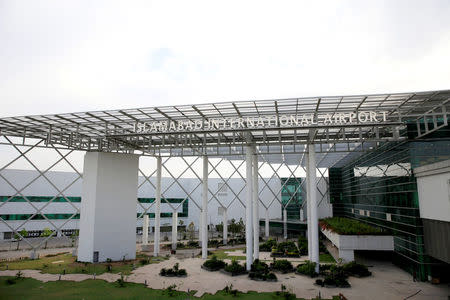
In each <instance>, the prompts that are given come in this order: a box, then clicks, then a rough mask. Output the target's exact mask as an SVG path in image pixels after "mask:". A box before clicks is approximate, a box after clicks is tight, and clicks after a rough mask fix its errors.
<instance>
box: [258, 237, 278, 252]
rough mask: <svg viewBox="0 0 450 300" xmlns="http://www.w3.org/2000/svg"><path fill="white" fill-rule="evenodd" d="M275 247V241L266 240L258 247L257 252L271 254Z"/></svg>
mask: <svg viewBox="0 0 450 300" xmlns="http://www.w3.org/2000/svg"><path fill="white" fill-rule="evenodd" d="M276 246H277V241H275V240H274V239H271V238H270V239H268V240H267V241H265V242H264V243H262V244H261V245H259V251H261V252H271V251H272V248H273V247H276Z"/></svg>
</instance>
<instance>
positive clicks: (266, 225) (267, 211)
mask: <svg viewBox="0 0 450 300" xmlns="http://www.w3.org/2000/svg"><path fill="white" fill-rule="evenodd" d="M269 222H270V220H269V208H266V221H265V222H264V229H265V231H266V232H265V236H266V238H269V235H270V232H269Z"/></svg>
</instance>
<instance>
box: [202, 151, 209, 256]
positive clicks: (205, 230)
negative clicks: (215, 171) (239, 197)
mask: <svg viewBox="0 0 450 300" xmlns="http://www.w3.org/2000/svg"><path fill="white" fill-rule="evenodd" d="M207 257H208V157H207V156H206V155H205V156H203V182H202V258H203V259H206V258H207Z"/></svg>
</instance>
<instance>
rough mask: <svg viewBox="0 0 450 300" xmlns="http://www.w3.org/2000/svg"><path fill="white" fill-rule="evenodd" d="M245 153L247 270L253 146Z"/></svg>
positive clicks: (250, 258)
mask: <svg viewBox="0 0 450 300" xmlns="http://www.w3.org/2000/svg"><path fill="white" fill-rule="evenodd" d="M245 149H246V153H245V165H246V174H245V176H246V180H245V188H246V191H247V193H246V196H247V199H246V202H245V245H246V253H245V255H246V262H247V271H250V268H251V265H252V262H253V230H252V227H253V218H252V215H253V205H252V202H253V192H252V185H253V184H252V155H253V148H252V147H251V146H247V147H246V148H245Z"/></svg>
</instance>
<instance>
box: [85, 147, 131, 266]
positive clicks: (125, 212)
mask: <svg viewBox="0 0 450 300" xmlns="http://www.w3.org/2000/svg"><path fill="white" fill-rule="evenodd" d="M138 167H139V156H138V155H133V154H119V153H101V152H87V153H86V154H85V156H84V170H83V193H82V198H83V201H81V205H80V206H81V208H80V209H81V211H80V238H79V245H78V260H79V261H83V262H104V261H106V260H107V259H108V258H109V259H111V260H113V261H117V260H122V259H127V260H128V259H135V257H136V199H137V190H138Z"/></svg>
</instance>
